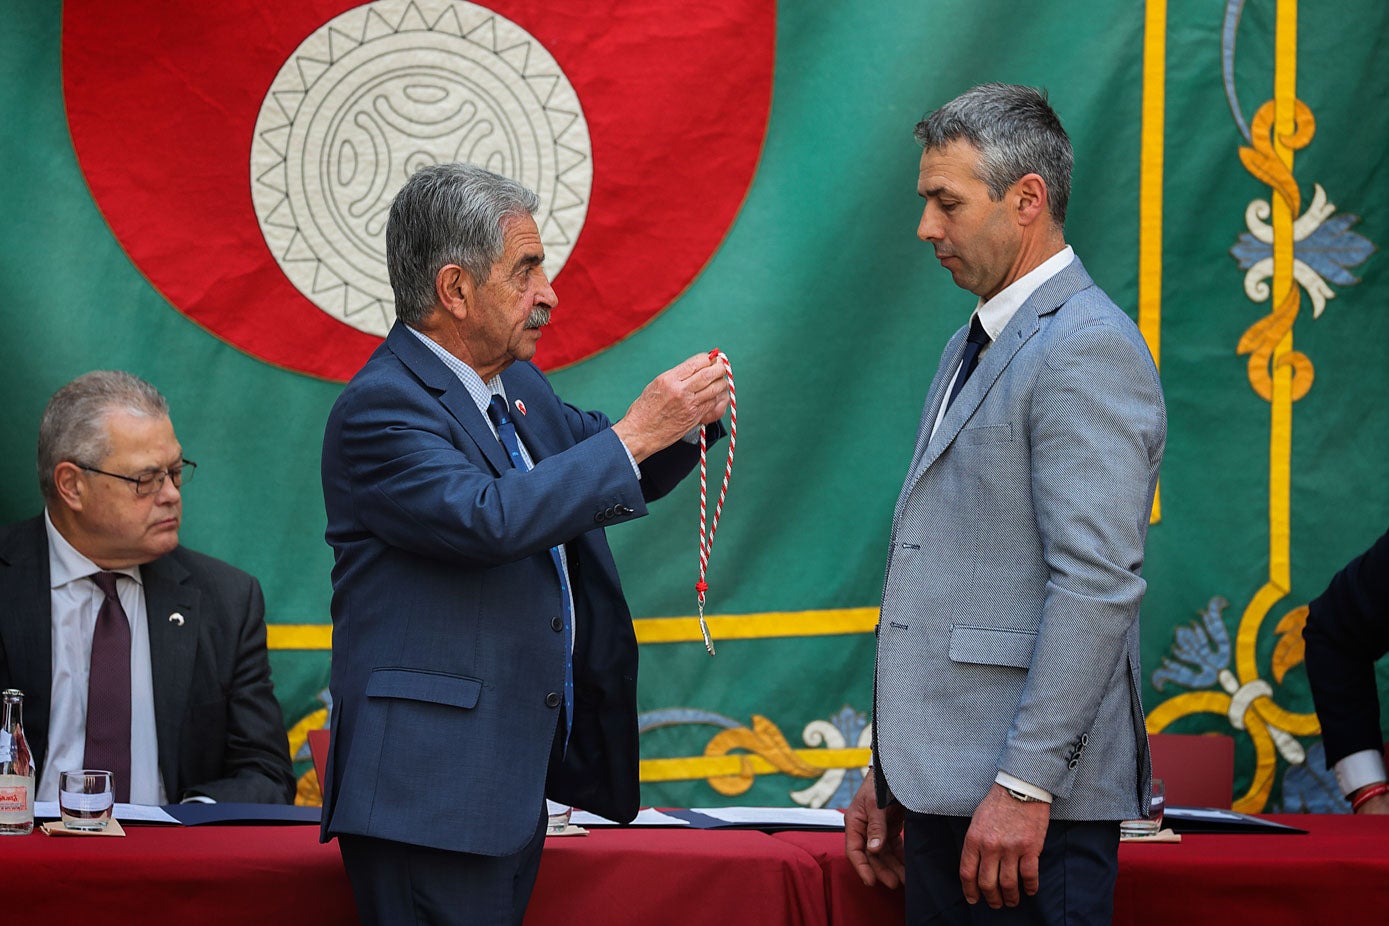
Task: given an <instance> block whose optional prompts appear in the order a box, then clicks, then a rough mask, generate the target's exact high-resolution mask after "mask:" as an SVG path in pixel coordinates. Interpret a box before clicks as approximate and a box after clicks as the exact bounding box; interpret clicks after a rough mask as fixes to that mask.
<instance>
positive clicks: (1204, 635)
mask: <svg viewBox="0 0 1389 926" xmlns="http://www.w3.org/2000/svg"><path fill="white" fill-rule="evenodd" d="M1228 605H1229V602H1228V601H1226V600H1225V599H1224V598H1221V597H1220V596H1218V595H1217V596H1216V597H1214V598H1212V599H1211V600H1210V601H1209V602H1207V603H1206V609H1205V610H1204V611H1202V612H1201V622H1200V623H1195V622H1193V623H1190V624H1186V625H1184V626H1181V627H1178V628H1177V629H1176V630H1174V631H1173V632H1172V636H1173V638H1174V642H1173V643H1172V650H1171V655H1169V656H1166V657H1164V658H1163V660H1162V665H1161V666H1159V667H1158V668H1157V670H1156V671H1154V672H1153V687H1154V688H1156V689H1157V690H1158V691H1162V686H1163V685H1165V684H1166V683H1167V682H1176V683H1177V684H1178V685H1181V686H1183V687H1185V688H1207V687H1209V686H1211V685H1213V684H1215V682H1216V680H1217V679H1218V678H1219V677H1220V670H1221V669H1223V668H1225V667H1226V666H1228V665H1229V664H1230V634H1229V632H1228V631H1227V630H1226V629H1225V622H1224V620H1222V618H1221V615H1222V612H1224V610H1225V608H1226V607H1227V606H1228Z"/></svg>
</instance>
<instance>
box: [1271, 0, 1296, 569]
mask: <svg viewBox="0 0 1389 926" xmlns="http://www.w3.org/2000/svg"><path fill="white" fill-rule="evenodd" d="M1276 29H1277V33H1276V36H1275V60H1274V72H1273V88H1274V95H1273V101H1274V104H1273V105H1274V110H1273V124H1274V132H1273V150H1274V152H1275V153H1276V154H1277V156H1278V159H1279V160H1281V161H1282V162H1283V163H1284V164H1285V165H1286V166H1287V168H1288V171H1289V172H1290V173H1291V171H1292V167H1293V152H1292V149H1291V148H1289V147H1288V146H1287V145H1285V144H1284V143H1283V141H1282V139H1283V137H1286V136H1291V135H1293V134H1294V133H1295V132H1296V130H1297V114H1296V106H1297V0H1279V3H1278V11H1277V26H1276ZM1271 198H1272V201H1273V302H1272V305H1274V306H1278V305H1281V304H1282V302H1283V300H1284V299H1287V298H1288V297H1289V295H1292V296H1296V295H1297V293H1295V292H1293V290H1294V288H1295V287H1296V286H1297V283H1296V282H1295V281H1294V279H1293V221H1294V220H1295V219H1296V218H1297V216H1295V215H1293V211H1292V209H1291V207H1290V206H1289V204H1288V203H1287V201H1286V200H1284V198H1283V197H1281V196H1273V197H1271ZM1292 349H1293V333H1292V329H1291V328H1289V329H1288V333H1287V335H1286V336H1285V337H1284V338H1283V339H1282V340H1281V341H1280V342H1279V343H1278V346H1277V348H1275V349H1274V352H1273V396H1272V403H1271V404H1272V410H1271V422H1270V424H1271V427H1270V439H1269V480H1268V486H1269V507H1268V511H1269V538H1268V539H1269V560H1268V569H1269V572H1268V577H1269V581H1270V582H1272V583H1273V584H1275V585H1277V586H1278V587H1279V588H1281V589H1283V591H1284V592H1285V593H1286V592H1288V591H1290V590H1291V589H1292V566H1291V558H1292V550H1291V548H1292V511H1291V509H1292V441H1293V400H1292V381H1293V370H1292V367H1291V366H1288V365H1287V364H1284V363H1282V361H1283V360H1284V359H1285V358H1287V357H1288V355H1289V354H1290V353H1292Z"/></svg>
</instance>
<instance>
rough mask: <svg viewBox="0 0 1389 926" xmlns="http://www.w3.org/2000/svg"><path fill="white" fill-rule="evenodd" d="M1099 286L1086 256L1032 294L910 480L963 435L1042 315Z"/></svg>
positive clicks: (938, 391)
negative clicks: (1093, 279)
mask: <svg viewBox="0 0 1389 926" xmlns="http://www.w3.org/2000/svg"><path fill="white" fill-rule="evenodd" d="M1092 285H1094V283H1093V281H1092V280H1091V279H1090V275H1089V274H1088V273H1086V272H1085V267H1084V265H1082V264H1081V262H1080V258H1078V257H1077V258H1075V259H1074V260H1072V261H1071V262H1070V263H1069V264H1067V265H1066V266H1065V267H1063V268H1062V269H1061V270H1060V272H1058V273H1057V274H1056V275H1055V276H1053V277H1052V278H1051V279H1049V280H1047V281H1046V282H1045V283H1043V284H1042V285H1041V286H1039V287H1037V290H1036V291H1035V292H1033V294H1032V295H1031V296H1029V297H1028V298H1027V300H1026V301H1025V302H1023V304H1022V305H1021V306H1019V307H1018V310H1017V312H1016V313H1014V315H1013V318H1012V320H1010V321H1009V322H1008V324H1007V326H1006V327H1005V328H1004V329H1003V330H1002V331H1001V332H999V335H998V338H997V339H996V340H995V341H994V343H993V344H991V345H990V346H989V349H988V350H987V351H986V352H985V353H984V356H983V357H982V358H980V360H979V366H978V367H977V368H975V371H974V373H973V374H972V375H971V376H970V378H969V381H968V382H967V383H965V386H964V388H963V389H961V390H960V394H959V395H958V396H956V397H955V402H954V403H953V404H952V405H951V406H950V408H949V409H948V410H946V413H945V417H944V418H943V419H941V423H940V428H939V430H937V431H936V433H935V435H934V436H930V437H929V438H928V440H927V442H926V445H925V450H924V452H923V453H921V455H920V456H919V457H918V459H919V460H920V464H919V466H914V467H913V473H912V478H911V479H909V480H908V482H909V484H910V483H914V482H915V481H916V479H918V478H920V476H921V474H922V473H924V472H925V471H926V470H927V469H929V468H930V466H931V464H932V463H934V462H935V461H936V460H938V459H940V456H941V454H943V453H944V452H945V450H946V448H948V447H949V446H950V445H951V444H952V443H954V441H955V438H956V437H958V436H959V434H960V430H961V429H962V428H963V427H964V425H965V422H967V421H969V419H970V417H971V416H973V415H974V413H975V412H976V411H978V409H979V406H980V405H982V404H983V402H984V398H985V397H986V396H987V395H988V394H989V390H990V389H992V388H993V387H994V384H995V383H997V382H998V381H999V379H1001V378H1002V376H1003V373H1004V371H1005V370H1007V368H1008V365H1009V364H1010V363H1012V361H1013V358H1014V357H1016V356H1017V354H1018V351H1020V350H1022V346H1023V345H1024V344H1026V343H1027V342H1028V340H1029V339H1031V338H1032V336H1033V335H1035V334H1036V333H1037V332H1038V331H1040V330H1041V327H1042V322H1041V320H1042V318H1043V317H1044V316H1047V315H1051V314H1053V313H1054V312H1056V310H1057V309H1059V308H1061V306H1062V305H1063V304H1064V303H1065V302H1066V300H1067V299H1070V298H1071V297H1072V296H1074V295H1075V294H1076V293H1078V292H1080V291H1081V290H1082V289H1085V288H1086V287H1088V286H1092ZM963 331H964V329H961V331H960V332H956V336H955V338H953V339H952V340H951V343H952V344H955V342H956V341H959V342H960V343H959V344H957V345H956V349H955V350H954V351H953V352H952V356H953V358H954V359H953V361H951V362H947V363H946V364H945V365H944V366H943V367H942V368H941V371H940V372H939V373H938V374H937V376H936V379H937V382H936V383H933V384H932V389H931V392H932V398H933V404H932V405H931V407H932V409H933V410H935V409H939V408H940V402H941V397H942V396H943V394H944V392H945V384H948V383H949V382H950V380H951V379H952V377H951V376H950V375H949V374H948V373H947V371H951V372H953V371H954V368H955V367H956V366H958V365H959V362H960V355H961V354H962V353H963V340H964V338H963ZM934 422H935V417H934V414H933V416H932V417H931V418H930V420H929V421H927V422H925V423H924V430H925V431H926V433H927V434H928V435H929V434H930V426H931V424H933V423H934Z"/></svg>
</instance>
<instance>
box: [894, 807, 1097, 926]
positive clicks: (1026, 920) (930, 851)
mask: <svg viewBox="0 0 1389 926" xmlns="http://www.w3.org/2000/svg"><path fill="white" fill-rule="evenodd" d="M969 823H970V819H969V817H942V816H935V815H932V814H917V813H908V814H907V823H906V833H905V839H904V846H905V855H906V866H907V884H906V906H907V924H908V926H926V924H932V926H936V924H939V926H965V924H971V926H974V924H987V926H995V924H997V926H1004V924H1008V926H1016V924H1039V926H1040V924H1045V926H1108V924H1109V923H1110V922H1111V921H1112V920H1113V918H1114V881H1115V879H1116V878H1117V877H1118V874H1119V824H1118V822H1117V821H1108V822H1093V821H1084V822H1079V821H1071V820H1053V821H1051V825H1050V826H1048V827H1047V835H1046V841H1045V842H1044V843H1043V846H1042V856H1041V859H1040V881H1041V885H1040V887H1039V888H1038V890H1037V893H1036V894H1035V895H1033V896H1031V897H1029V896H1027V894H1026V893H1025V892H1024V893H1022V901H1021V902H1020V903H1019V904H1018V906H1016V907H1003V908H1002V909H999V910H994V909H991V908H990V907H989V905H988V904H987V903H986V902H985V901H984V899H983V898H982V897H981V898H980V899H979V902H978V903H976V904H973V905H971V904H969V903H968V902H966V901H965V895H964V892H963V891H962V890H961V888H960V855H961V853H962V852H963V851H964V845H965V833H966V832H967V831H968V830H969ZM1019 891H1020V892H1021V887H1019Z"/></svg>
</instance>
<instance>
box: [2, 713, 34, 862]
mask: <svg viewBox="0 0 1389 926" xmlns="http://www.w3.org/2000/svg"><path fill="white" fill-rule="evenodd" d="M0 698H3V699H4V710H5V712H4V718H3V723H0V836H27V835H29V834H30V833H32V832H33V831H34V760H33V758H32V756H30V754H29V743H28V742H27V741H26V740H25V739H24V722H23V717H22V714H23V709H24V692H22V691H17V690H15V689H13V688H7V689H5V691H4V692H3V693H0Z"/></svg>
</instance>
